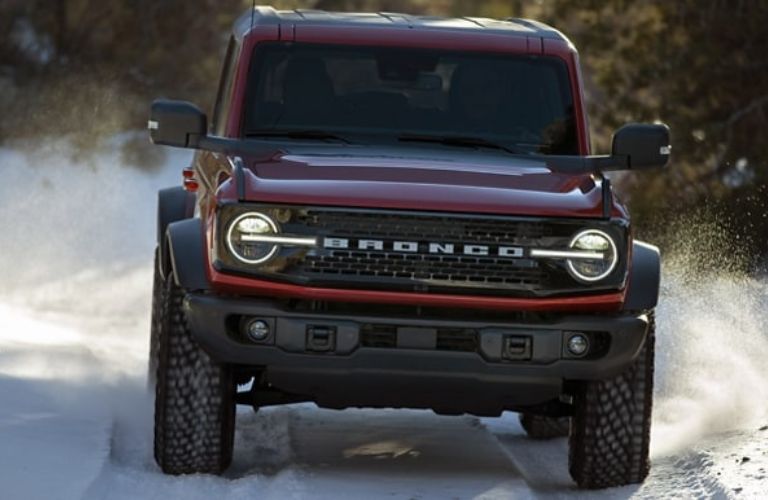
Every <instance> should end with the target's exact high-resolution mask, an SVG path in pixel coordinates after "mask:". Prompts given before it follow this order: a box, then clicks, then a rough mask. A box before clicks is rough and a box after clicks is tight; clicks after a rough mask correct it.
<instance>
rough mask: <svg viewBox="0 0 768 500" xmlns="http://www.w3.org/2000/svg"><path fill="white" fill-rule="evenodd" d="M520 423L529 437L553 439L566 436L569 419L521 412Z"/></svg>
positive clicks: (569, 423)
mask: <svg viewBox="0 0 768 500" xmlns="http://www.w3.org/2000/svg"><path fill="white" fill-rule="evenodd" d="M520 425H521V426H522V427H523V430H525V433H526V434H527V435H528V437H529V438H531V439H555V438H560V437H566V436H568V429H569V427H570V425H571V419H570V417H545V416H543V415H533V414H531V413H521V414H520Z"/></svg>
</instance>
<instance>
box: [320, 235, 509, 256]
mask: <svg viewBox="0 0 768 500" xmlns="http://www.w3.org/2000/svg"><path fill="white" fill-rule="evenodd" d="M323 247H324V248H327V249H332V250H363V251H366V250H373V251H392V252H401V253H428V254H437V255H440V254H442V255H470V256H473V257H484V256H491V255H492V256H494V257H506V258H510V259H519V258H522V257H523V254H524V251H523V247H514V246H503V245H493V246H491V245H470V244H466V245H465V244H454V243H439V242H418V241H384V240H371V239H361V240H350V239H348V238H323Z"/></svg>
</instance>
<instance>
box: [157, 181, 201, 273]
mask: <svg viewBox="0 0 768 500" xmlns="http://www.w3.org/2000/svg"><path fill="white" fill-rule="evenodd" d="M195 198H196V197H195V195H194V194H193V193H190V192H188V191H185V190H184V188H183V187H181V186H177V187H172V188H166V189H161V190H160V191H158V193H157V251H158V257H161V258H158V259H157V262H158V270H159V271H160V275H161V276H162V277H163V279H165V276H166V273H167V272H168V270H170V255H169V253H168V245H167V240H166V237H165V234H166V230H167V229H168V225H169V224H171V223H172V222H176V221H179V220H184V219H189V218H190V217H192V216H193V215H194V213H195Z"/></svg>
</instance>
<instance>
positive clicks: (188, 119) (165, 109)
mask: <svg viewBox="0 0 768 500" xmlns="http://www.w3.org/2000/svg"><path fill="white" fill-rule="evenodd" d="M147 126H148V127H149V138H150V139H151V141H152V143H153V144H163V145H166V146H175V147H177V148H197V147H198V146H199V145H200V141H201V140H202V139H205V137H206V135H207V130H208V119H207V118H206V116H205V113H203V112H202V111H201V110H200V108H198V107H197V106H195V105H194V104H192V103H191V102H187V101H171V100H167V99H158V100H156V101H154V102H152V108H151V111H150V114H149V123H148V125H147Z"/></svg>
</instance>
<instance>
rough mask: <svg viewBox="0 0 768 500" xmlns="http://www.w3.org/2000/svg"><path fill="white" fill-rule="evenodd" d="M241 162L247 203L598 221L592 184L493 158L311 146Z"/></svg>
mask: <svg viewBox="0 0 768 500" xmlns="http://www.w3.org/2000/svg"><path fill="white" fill-rule="evenodd" d="M244 162H245V165H247V166H248V168H247V169H246V175H245V198H246V200H247V201H259V202H273V203H290V204H307V205H325V206H351V207H365V208H391V209H409V210H424V211H448V212H466V213H472V212H478V213H491V214H503V215H524V216H525V215H528V216H547V217H595V218H598V217H603V205H602V203H603V196H602V186H601V181H600V180H599V179H597V180H596V179H595V178H594V177H593V176H591V175H573V174H564V173H557V172H553V171H552V170H550V169H549V168H548V167H547V166H546V164H545V163H544V162H543V161H542V160H540V159H536V158H534V157H531V158H529V157H526V156H514V155H509V154H506V153H501V152H499V153H497V152H495V151H488V152H486V151H478V150H464V149H461V148H450V147H441V148H431V147H428V148H420V147H371V146H348V145H343V146H335V145H323V146H321V147H318V145H317V144H312V146H306V147H291V148H290V150H289V151H286V150H284V151H280V152H279V153H276V154H275V155H273V156H272V157H270V158H269V159H267V160H264V159H255V158H244Z"/></svg>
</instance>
